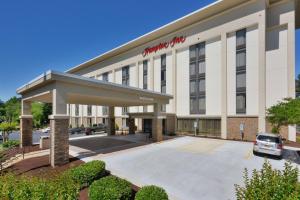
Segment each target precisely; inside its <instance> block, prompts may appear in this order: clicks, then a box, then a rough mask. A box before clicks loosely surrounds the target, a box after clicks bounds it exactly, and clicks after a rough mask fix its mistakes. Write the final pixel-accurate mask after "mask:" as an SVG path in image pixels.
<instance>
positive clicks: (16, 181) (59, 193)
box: [0, 173, 79, 200]
mask: <svg viewBox="0 0 300 200" xmlns="http://www.w3.org/2000/svg"><path fill="white" fill-rule="evenodd" d="M78 195H79V185H78V184H77V183H76V182H74V181H73V179H71V178H70V177H68V176H65V175H61V176H57V177H53V178H51V179H41V178H35V177H27V176H16V175H14V174H10V173H9V174H5V175H2V176H0V199H7V200H28V199H34V200H74V199H77V198H78Z"/></svg>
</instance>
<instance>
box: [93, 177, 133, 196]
mask: <svg viewBox="0 0 300 200" xmlns="http://www.w3.org/2000/svg"><path fill="white" fill-rule="evenodd" d="M131 193H132V190H131V184H130V183H129V182H128V181H126V180H124V179H121V178H118V177H115V176H107V177H104V178H101V179H100V180H96V181H94V182H93V183H92V185H91V186H90V188H89V199H90V200H100V199H101V200H129V199H131V195H132V194H131Z"/></svg>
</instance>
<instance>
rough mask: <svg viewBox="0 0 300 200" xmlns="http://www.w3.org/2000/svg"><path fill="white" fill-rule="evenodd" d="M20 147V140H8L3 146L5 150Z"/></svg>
mask: <svg viewBox="0 0 300 200" xmlns="http://www.w3.org/2000/svg"><path fill="white" fill-rule="evenodd" d="M19 145H20V142H19V141H18V140H8V141H6V142H4V143H3V144H2V146H3V147H4V148H12V147H16V146H19Z"/></svg>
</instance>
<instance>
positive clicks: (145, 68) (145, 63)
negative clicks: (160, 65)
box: [143, 60, 148, 90]
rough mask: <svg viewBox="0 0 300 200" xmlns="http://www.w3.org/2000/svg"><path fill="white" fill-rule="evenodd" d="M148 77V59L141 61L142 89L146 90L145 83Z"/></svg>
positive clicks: (146, 85)
mask: <svg viewBox="0 0 300 200" xmlns="http://www.w3.org/2000/svg"><path fill="white" fill-rule="evenodd" d="M147 79H148V61H147V60H144V61H143V89H144V90H146V89H147V88H148V84H147Z"/></svg>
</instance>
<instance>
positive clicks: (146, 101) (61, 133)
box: [17, 71, 172, 166]
mask: <svg viewBox="0 0 300 200" xmlns="http://www.w3.org/2000/svg"><path fill="white" fill-rule="evenodd" d="M17 93H19V94H20V95H22V115H21V116H20V122H21V123H20V129H21V143H20V144H21V146H29V145H31V144H32V123H33V120H32V115H31V103H32V102H33V101H39V102H46V103H52V115H51V116H49V118H50V129H51V135H50V162H51V166H56V165H60V164H64V163H67V162H68V161H69V135H68V127H69V116H68V112H67V104H89V105H104V106H109V109H108V126H107V133H108V135H114V134H115V118H114V107H115V106H120V107H127V106H143V105H153V110H154V112H153V113H154V114H153V121H154V122H153V123H152V130H153V139H154V140H155V141H161V140H162V122H161V119H160V109H161V105H162V104H168V103H169V100H170V99H171V98H172V96H171V95H167V94H161V93H158V92H153V91H149V90H142V89H140V88H135V87H129V86H124V85H120V84H115V83H109V82H105V81H101V80H96V79H92V78H85V77H82V76H78V75H73V74H68V73H61V72H55V71H48V72H46V73H44V74H42V75H41V76H39V77H37V78H36V79H34V80H32V81H30V82H29V83H28V84H26V85H24V86H22V87H20V88H19V89H18V90H17ZM130 121H131V122H132V123H130V124H132V125H131V126H130V127H131V128H130V132H134V120H133V119H130Z"/></svg>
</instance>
